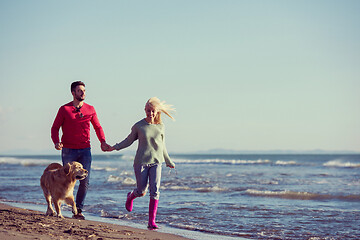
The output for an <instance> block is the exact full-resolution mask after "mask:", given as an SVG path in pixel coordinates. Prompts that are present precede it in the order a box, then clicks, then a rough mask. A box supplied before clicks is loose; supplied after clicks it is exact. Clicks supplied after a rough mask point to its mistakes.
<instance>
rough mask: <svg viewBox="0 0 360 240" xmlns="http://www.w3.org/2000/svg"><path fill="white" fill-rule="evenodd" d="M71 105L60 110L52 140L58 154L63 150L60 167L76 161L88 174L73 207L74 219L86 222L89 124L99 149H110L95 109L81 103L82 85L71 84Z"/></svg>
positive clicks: (89, 161) (83, 96) (77, 83)
mask: <svg viewBox="0 0 360 240" xmlns="http://www.w3.org/2000/svg"><path fill="white" fill-rule="evenodd" d="M71 93H72V95H73V101H71V102H69V103H67V104H65V105H63V106H61V107H60V109H59V111H58V113H57V115H56V118H55V121H54V123H53V125H52V127H51V139H52V141H53V142H54V144H55V148H56V149H57V150H62V153H61V157H62V162H63V165H65V164H66V163H68V162H72V161H77V162H79V163H81V164H82V165H83V167H84V168H85V169H86V170H88V172H89V174H88V176H87V177H86V178H85V179H84V180H81V181H80V185H79V188H78V191H77V194H76V207H77V209H78V214H77V215H74V216H73V218H76V219H85V217H84V215H83V214H82V209H83V207H84V200H85V197H86V193H87V189H88V187H89V178H90V169H91V160H92V158H91V148H90V123H91V124H92V125H93V127H94V129H95V132H96V135H97V137H98V139H99V141H100V142H101V149H102V150H103V151H109V149H110V148H111V146H110V145H108V144H107V143H106V141H105V134H104V131H103V129H102V127H101V125H100V122H99V119H98V117H97V115H96V111H95V108H94V107H93V106H91V105H89V104H86V103H85V102H84V100H85V84H84V83H83V82H81V81H77V82H73V83H72V84H71ZM60 127H61V129H62V137H61V141H60V140H59V129H60Z"/></svg>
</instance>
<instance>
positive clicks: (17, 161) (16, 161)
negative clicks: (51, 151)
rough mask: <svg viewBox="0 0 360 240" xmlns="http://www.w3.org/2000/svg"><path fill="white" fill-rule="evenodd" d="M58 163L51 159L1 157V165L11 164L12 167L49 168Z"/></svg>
mask: <svg viewBox="0 0 360 240" xmlns="http://www.w3.org/2000/svg"><path fill="white" fill-rule="evenodd" d="M53 162H56V161H54V160H49V159H35V158H32V159H25V158H15V157H0V164H10V165H21V166H24V167H31V166H47V165H49V164H50V163H53Z"/></svg>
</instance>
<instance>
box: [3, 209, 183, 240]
mask: <svg viewBox="0 0 360 240" xmlns="http://www.w3.org/2000/svg"><path fill="white" fill-rule="evenodd" d="M0 239H4V240H5V239H6V240H22V239H42V240H48V239H57V240H58V239H71V240H73V239H74V240H75V239H76V240H77V239H91V240H105V239H107V240H108V239H132V240H133V239H138V240H145V239H147V240H155V239H156V240H158V239H164V240H168V239H169V240H170V239H171V240H184V239H187V238H184V237H181V236H177V235H172V234H167V233H160V232H156V231H150V230H143V229H136V228H132V227H127V226H120V225H116V224H110V223H102V222H96V221H89V220H76V219H71V218H65V219H60V218H57V217H48V216H45V214H44V213H42V212H38V211H33V210H27V209H22V208H16V207H12V206H9V205H6V204H3V203H0Z"/></svg>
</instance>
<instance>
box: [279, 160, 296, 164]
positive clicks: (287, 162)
mask: <svg viewBox="0 0 360 240" xmlns="http://www.w3.org/2000/svg"><path fill="white" fill-rule="evenodd" d="M275 164H276V165H299V164H298V163H297V162H296V161H281V160H278V161H276V162H275Z"/></svg>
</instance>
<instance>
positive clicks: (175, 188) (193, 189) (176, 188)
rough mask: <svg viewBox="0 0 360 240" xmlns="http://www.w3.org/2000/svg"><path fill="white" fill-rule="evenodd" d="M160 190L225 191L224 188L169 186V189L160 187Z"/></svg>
mask: <svg viewBox="0 0 360 240" xmlns="http://www.w3.org/2000/svg"><path fill="white" fill-rule="evenodd" d="M162 189H164V190H165V189H166V190H172V191H196V192H224V191H227V189H226V188H221V187H218V186H213V187H198V188H194V187H188V186H170V187H162Z"/></svg>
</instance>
